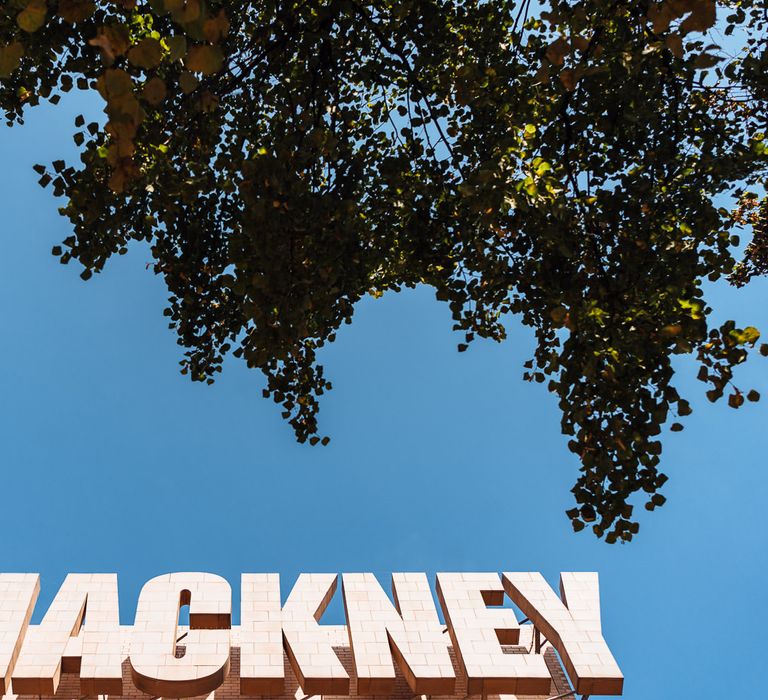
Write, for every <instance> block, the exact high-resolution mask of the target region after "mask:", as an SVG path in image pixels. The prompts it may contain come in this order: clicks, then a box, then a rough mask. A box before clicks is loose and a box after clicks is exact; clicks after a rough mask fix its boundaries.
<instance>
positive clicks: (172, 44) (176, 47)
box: [165, 34, 187, 63]
mask: <svg viewBox="0 0 768 700" xmlns="http://www.w3.org/2000/svg"><path fill="white" fill-rule="evenodd" d="M165 43H166V44H167V45H168V51H169V52H170V53H169V55H168V59H169V60H170V61H171V63H173V62H174V61H178V60H179V59H181V58H184V56H186V55H187V38H186V37H185V36H183V35H181V34H179V35H178V36H171V37H168V39H167V40H166V42H165Z"/></svg>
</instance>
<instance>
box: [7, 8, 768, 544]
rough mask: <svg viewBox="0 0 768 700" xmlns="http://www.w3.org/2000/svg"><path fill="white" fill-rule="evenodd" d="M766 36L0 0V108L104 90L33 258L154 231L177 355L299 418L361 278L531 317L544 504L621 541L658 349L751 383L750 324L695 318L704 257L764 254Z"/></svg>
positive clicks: (662, 396)
mask: <svg viewBox="0 0 768 700" xmlns="http://www.w3.org/2000/svg"><path fill="white" fill-rule="evenodd" d="M767 33H768V6H766V4H765V2H763V1H761V0H719V1H718V2H715V1H714V0H662V1H661V2H649V1H648V0H631V1H630V0H548V1H546V2H542V3H532V2H531V0H256V1H254V2H221V1H218V0H3V2H1V3H0V106H1V107H2V109H3V111H4V112H5V116H6V119H7V122H8V124H9V125H12V124H20V123H22V122H23V118H24V114H25V112H26V110H27V109H29V108H31V107H33V106H35V105H37V104H39V103H41V102H43V101H48V102H51V103H54V104H55V103H56V102H58V100H59V99H60V97H61V94H62V93H66V92H69V91H70V90H72V89H73V88H77V89H78V90H96V91H98V93H99V94H100V95H101V97H102V98H103V100H104V103H105V108H104V111H105V115H106V116H105V119H104V120H103V122H101V123H100V122H94V123H86V120H85V119H84V118H82V117H79V118H78V119H77V120H76V124H75V127H76V132H75V133H74V140H75V143H76V144H77V146H78V147H79V151H80V161H79V162H78V163H71V164H68V163H65V162H63V161H57V160H54V161H53V162H52V164H51V165H48V166H45V165H40V166H37V170H38V172H39V175H40V184H41V185H43V186H51V187H52V189H53V192H54V194H55V195H56V196H57V197H61V198H62V206H61V209H60V211H61V213H62V215H63V216H65V217H67V219H68V220H69V221H70V222H71V225H72V235H70V236H69V237H67V238H66V239H65V240H64V241H63V242H62V244H61V246H56V247H55V248H54V250H53V253H54V255H57V256H59V257H60V259H61V262H62V263H69V262H70V261H77V262H78V263H79V264H80V265H82V267H83V270H82V275H81V276H82V277H83V278H84V279H88V278H89V277H91V276H92V275H93V274H94V273H98V272H101V271H102V270H103V269H104V267H105V266H106V263H107V261H108V260H109V259H110V258H111V257H112V256H113V255H115V254H123V253H125V252H126V250H127V247H128V245H129V244H130V243H131V242H132V241H144V242H146V243H147V244H149V246H150V248H151V251H152V255H153V260H154V262H153V264H154V271H155V273H156V274H158V275H162V276H163V278H164V280H165V282H166V284H167V287H168V290H169V293H170V297H169V303H168V307H167V310H166V312H165V313H166V315H167V316H168V317H169V321H170V326H171V328H172V329H174V330H175V332H176V333H177V334H178V342H179V343H180V345H182V346H183V347H184V349H185V354H184V359H183V361H182V372H183V373H185V374H188V375H189V376H190V377H191V378H192V379H193V380H195V381H207V382H212V381H213V380H214V378H215V377H216V375H217V373H218V372H220V371H221V369H222V363H223V361H224V358H225V357H226V356H227V355H228V354H230V353H231V354H233V355H235V356H236V357H239V358H242V359H243V360H244V361H245V362H246V363H247V364H248V366H250V367H253V368H258V369H260V370H261V371H262V372H263V373H264V375H265V376H266V385H265V386H266V388H265V390H264V394H265V396H267V397H271V398H273V399H274V401H275V402H277V403H278V404H280V405H281V407H282V412H283V416H284V418H285V419H286V420H287V421H288V422H289V423H290V425H291V426H292V427H293V429H294V430H295V433H296V436H297V438H298V439H299V440H300V441H302V442H304V441H307V440H308V441H309V442H311V443H312V444H315V443H317V442H323V443H325V442H327V440H328V438H327V437H322V436H321V434H320V433H319V432H318V430H319V429H318V423H317V412H318V408H319V403H318V401H319V397H320V396H321V395H322V394H323V393H324V392H326V391H327V390H328V389H330V388H331V384H330V381H329V380H328V379H327V378H326V376H325V374H324V373H323V368H322V366H320V365H319V364H318V362H317V359H316V354H317V350H318V348H320V347H322V346H323V345H325V344H327V343H329V342H331V341H333V340H334V338H335V336H336V333H337V331H338V330H339V328H340V327H341V326H342V324H345V323H350V322H351V320H352V317H353V312H354V308H355V304H356V302H358V301H359V300H360V299H362V298H363V297H364V296H366V295H373V296H380V295H382V294H384V293H385V292H387V291H392V290H394V291H398V290H401V289H402V288H404V287H414V286H416V285H428V286H430V287H432V288H434V290H435V294H436V296H437V298H438V299H439V300H443V301H445V302H446V303H447V304H448V305H449V307H450V310H451V312H452V315H453V320H454V329H455V330H456V331H457V332H459V333H460V334H461V336H460V340H461V342H460V344H459V345H458V349H459V351H464V350H465V349H466V348H467V346H468V344H469V343H470V342H472V341H473V340H474V339H475V338H478V337H481V338H491V339H493V340H497V341H501V340H503V339H504V337H505V324H506V323H508V322H509V319H510V318H516V319H519V320H521V321H522V323H524V324H525V325H527V326H529V327H531V328H532V329H533V332H534V333H535V337H536V341H537V345H536V350H535V354H534V356H533V357H532V358H531V360H530V361H529V362H528V363H526V368H525V374H524V377H525V379H526V380H528V381H532V382H538V383H542V384H546V386H547V387H548V389H549V391H551V392H553V393H554V394H555V395H556V396H557V399H558V401H559V406H560V409H561V411H562V430H563V433H565V434H566V435H568V436H570V442H569V446H570V449H571V451H572V452H573V453H575V455H576V456H577V458H578V460H579V461H580V472H579V475H578V479H577V481H576V484H575V486H574V487H573V494H574V498H575V502H576V503H575V506H574V507H573V509H571V510H569V511H568V516H569V517H570V518H571V521H572V524H573V526H574V529H576V530H581V529H583V528H584V527H585V526H586V525H590V526H591V527H592V530H593V531H594V533H595V534H596V535H597V536H598V537H604V538H605V539H606V540H607V541H608V542H616V541H626V540H630V539H632V536H633V535H634V534H635V533H637V531H638V528H639V525H638V523H637V519H636V518H635V517H633V504H636V503H635V502H636V501H637V500H638V495H640V496H641V497H642V498H641V499H640V500H642V502H643V503H644V505H645V507H646V508H647V509H648V510H653V509H654V508H655V507H657V506H660V505H662V504H663V503H664V496H663V495H662V494H661V493H660V492H659V491H660V489H661V487H662V485H663V484H664V482H665V481H666V479H667V477H666V476H665V475H664V474H663V473H662V472H661V470H660V455H661V451H662V445H661V441H660V437H659V436H660V434H661V431H662V429H663V427H664V426H665V425H666V424H668V423H669V424H670V428H671V430H673V431H677V430H681V429H682V424H681V422H680V417H684V416H687V415H688V414H690V413H691V407H690V405H689V403H688V401H687V400H686V399H685V398H684V397H682V396H681V395H680V394H679V393H678V390H677V389H676V388H675V381H674V380H675V376H674V371H673V365H672V361H673V357H674V356H675V355H680V354H684V355H693V356H694V358H695V361H696V362H697V363H698V364H699V365H700V371H699V375H698V376H699V379H701V381H702V382H703V383H704V384H705V385H707V386H706V389H707V396H708V398H709V399H710V400H712V401H717V400H718V399H720V398H721V397H724V396H726V395H727V397H728V398H727V401H728V403H729V404H730V406H732V407H734V408H738V407H739V406H740V405H741V404H743V403H744V401H745V398H746V399H748V400H757V399H759V395H758V394H757V392H755V391H754V390H752V391H748V390H747V389H744V388H739V387H737V386H736V385H734V384H733V371H734V368H735V366H736V365H738V364H740V363H742V362H743V361H744V360H745V359H746V358H747V355H748V353H749V351H750V350H751V349H752V348H754V347H755V346H756V344H757V343H758V340H759V332H758V331H757V329H755V328H754V327H751V326H748V327H745V328H740V327H738V326H737V325H736V323H734V322H733V321H729V322H727V323H725V324H724V325H721V326H718V325H717V324H712V323H711V322H710V321H709V320H708V318H709V316H710V313H711V311H712V308H711V306H710V305H709V303H708V302H707V299H706V291H707V288H706V282H707V281H717V280H718V279H720V278H729V279H730V280H731V282H732V283H734V284H737V285H743V284H746V283H747V282H749V280H750V279H751V278H752V277H754V276H755V275H760V274H764V273H765V272H768V203H767V202H766V200H765V199H764V198H763V192H764V190H763V189H762V188H763V184H764V182H765V178H766V173H767V172H768V168H767V166H768V147H767V146H766V143H768V142H767V141H766V137H765V134H766V128H767V125H766V121H767V120H768V104H767V102H768V81H767V80H766V72H767V71H768V41H767V39H766V36H767ZM53 157H55V155H54V156H53ZM732 203H733V204H732ZM740 228H744V229H745V230H746V231H748V232H751V234H752V241H751V243H749V245H748V246H747V247H746V254H745V257H744V259H743V260H741V261H737V259H736V256H737V251H739V250H740V247H739V240H738V232H739V229H740ZM760 350H761V352H762V354H764V355H765V354H768V346H766V345H762V346H760Z"/></svg>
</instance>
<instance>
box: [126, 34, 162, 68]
mask: <svg viewBox="0 0 768 700" xmlns="http://www.w3.org/2000/svg"><path fill="white" fill-rule="evenodd" d="M162 59H163V48H162V46H160V42H159V41H158V40H157V39H152V38H150V37H147V38H145V39H142V40H141V41H140V42H139V43H138V44H136V46H133V47H131V50H130V51H129V52H128V60H129V61H130V62H131V63H132V64H133V65H134V66H138V67H139V68H143V69H144V70H151V69H152V68H156V67H157V66H158V65H159V64H160V61H162Z"/></svg>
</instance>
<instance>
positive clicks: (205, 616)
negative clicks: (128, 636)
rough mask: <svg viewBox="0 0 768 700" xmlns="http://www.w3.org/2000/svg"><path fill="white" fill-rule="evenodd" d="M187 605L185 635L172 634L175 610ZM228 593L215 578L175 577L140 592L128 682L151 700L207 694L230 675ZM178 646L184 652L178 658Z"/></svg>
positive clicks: (157, 581) (175, 628) (156, 580)
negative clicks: (178, 643)
mask: <svg viewBox="0 0 768 700" xmlns="http://www.w3.org/2000/svg"><path fill="white" fill-rule="evenodd" d="M182 605H189V626H190V629H189V633H188V634H187V636H186V637H184V639H183V640H181V639H179V636H178V634H177V631H178V622H179V608H180V607H181V606H182ZM231 622H232V589H231V588H230V586H229V584H228V583H227V582H226V581H225V580H224V579H223V578H221V577H220V576H215V575H214V574H201V573H176V574H166V575H165V576H158V577H157V578H154V579H152V580H151V581H149V582H148V583H147V584H145V586H144V588H143V589H142V591H141V595H140V596H139V604H138V608H137V610H136V622H135V624H134V628H133V637H132V640H131V653H130V665H131V677H132V678H133V683H134V685H135V686H136V687H137V688H138V689H139V690H141V691H143V692H145V693H149V694H150V695H153V696H155V697H157V696H165V697H172V698H179V697H192V696H195V695H208V694H209V693H212V692H213V691H214V690H216V689H217V688H218V687H219V686H221V685H222V683H224V681H225V680H226V678H227V675H228V674H229V655H230V627H231ZM177 641H179V642H183V646H184V647H185V648H184V653H183V655H177V654H176V653H175V652H176V644H177Z"/></svg>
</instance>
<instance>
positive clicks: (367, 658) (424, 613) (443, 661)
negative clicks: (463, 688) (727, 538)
mask: <svg viewBox="0 0 768 700" xmlns="http://www.w3.org/2000/svg"><path fill="white" fill-rule="evenodd" d="M342 581H343V591H344V607H345V609H346V612H347V628H348V631H349V641H350V646H351V647H352V658H353V660H354V664H355V670H356V672H357V679H358V680H357V691H358V693H359V694H362V695H367V694H371V695H384V694H390V693H392V690H393V688H394V685H395V668H394V665H393V663H392V661H393V657H394V660H395V661H396V662H397V664H398V666H399V668H400V671H401V672H402V674H403V676H404V677H405V679H406V681H407V682H408V685H409V686H410V688H411V690H412V691H413V692H414V693H415V694H416V695H452V694H453V692H454V688H455V685H456V676H455V673H454V671H453V664H452V663H451V657H450V655H449V653H448V645H447V641H448V640H447V639H446V638H445V635H444V634H443V630H442V626H441V625H440V620H439V619H438V617H437V610H435V604H434V602H433V600H432V593H431V591H430V588H429V582H428V581H427V577H426V576H425V575H424V574H393V575H392V591H393V593H394V596H395V602H396V603H397V606H398V607H397V608H395V606H393V605H392V603H391V602H390V600H389V598H387V595H386V593H384V591H383V590H382V588H381V586H380V585H379V583H378V581H377V580H376V577H375V576H374V575H373V574H344V576H343V579H342Z"/></svg>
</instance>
